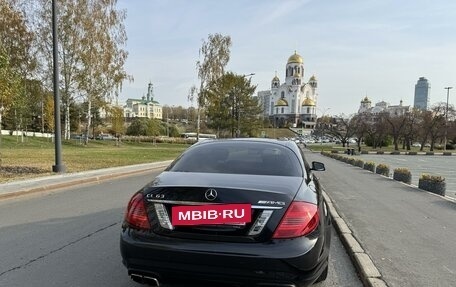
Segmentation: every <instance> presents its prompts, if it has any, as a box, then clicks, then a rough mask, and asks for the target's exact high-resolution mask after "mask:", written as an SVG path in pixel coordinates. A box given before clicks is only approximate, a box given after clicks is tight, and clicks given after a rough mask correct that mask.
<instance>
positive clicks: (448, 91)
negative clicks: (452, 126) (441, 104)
mask: <svg viewBox="0 0 456 287" xmlns="http://www.w3.org/2000/svg"><path fill="white" fill-rule="evenodd" d="M452 88H453V87H445V90H447V101H446V110H445V139H444V141H443V150H444V151H446V145H447V135H448V100H449V98H450V90H451V89H452Z"/></svg>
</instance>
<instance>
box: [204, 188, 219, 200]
mask: <svg viewBox="0 0 456 287" xmlns="http://www.w3.org/2000/svg"><path fill="white" fill-rule="evenodd" d="M204 196H206V199H207V200H209V201H213V200H214V199H216V198H217V190H215V189H213V188H209V189H208V190H206V193H205V194H204Z"/></svg>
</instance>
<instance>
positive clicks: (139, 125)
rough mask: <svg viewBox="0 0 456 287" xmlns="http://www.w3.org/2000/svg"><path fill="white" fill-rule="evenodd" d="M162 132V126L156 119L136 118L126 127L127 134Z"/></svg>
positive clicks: (148, 134) (143, 134)
mask: <svg viewBox="0 0 456 287" xmlns="http://www.w3.org/2000/svg"><path fill="white" fill-rule="evenodd" d="M160 134H164V127H163V126H162V123H161V121H159V120H157V119H148V118H137V119H134V120H133V121H132V122H131V125H130V126H129V127H128V128H127V135H129V136H158V135H160Z"/></svg>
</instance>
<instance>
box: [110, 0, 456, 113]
mask: <svg viewBox="0 0 456 287" xmlns="http://www.w3.org/2000/svg"><path fill="white" fill-rule="evenodd" d="M118 7H119V8H120V9H126V10H127V19H126V21H125V28H126V31H127V35H128V42H127V46H126V47H125V49H126V50H127V51H128V52H129V57H128V60H127V62H126V67H125V68H126V71H127V73H129V74H130V75H132V76H133V78H134V81H133V82H125V83H124V85H123V90H122V93H121V95H120V97H119V102H120V103H122V102H125V101H126V100H127V99H128V98H141V97H142V96H143V95H145V94H146V92H147V84H148V83H149V82H152V83H153V85H154V96H155V98H154V99H155V100H157V101H158V102H160V104H162V105H168V106H179V105H181V106H184V107H189V106H191V105H192V103H190V102H189V101H188V100H187V95H188V91H189V89H190V87H191V86H192V85H195V86H198V83H199V81H198V78H197V71H196V61H197V60H198V59H199V58H198V57H199V55H198V51H199V49H200V47H201V45H202V41H203V40H205V39H207V36H208V35H209V34H215V33H220V34H222V35H228V36H230V37H231V40H232V47H231V57H230V62H229V63H228V65H227V70H229V71H232V72H234V73H237V74H240V75H243V74H244V75H245V74H250V73H255V75H254V76H252V78H251V79H252V83H253V84H255V85H257V91H263V90H269V88H270V85H271V80H272V78H273V77H274V75H275V72H276V71H277V75H278V77H279V78H280V80H281V82H284V80H285V66H286V63H287V59H288V57H289V56H291V55H292V54H293V53H294V52H295V50H296V51H297V53H298V54H300V55H301V56H302V57H303V59H304V70H305V71H304V79H305V80H306V81H307V80H308V79H309V78H310V77H311V76H312V75H315V76H316V78H317V80H318V100H317V110H318V112H317V115H322V114H324V113H326V115H341V114H346V115H348V114H352V113H355V112H357V110H358V108H359V105H360V101H361V100H362V99H363V98H364V97H365V96H368V97H369V98H370V99H371V101H372V102H373V103H376V102H380V101H386V102H388V103H390V104H392V105H397V104H399V101H400V100H403V104H404V105H412V106H413V99H414V90H415V84H416V82H417V81H418V78H419V77H426V78H427V79H428V80H429V82H430V84H431V99H430V102H431V104H434V103H437V102H446V90H445V89H444V88H445V87H447V86H453V87H455V88H454V89H453V90H451V91H450V101H449V102H450V104H453V105H454V104H455V103H456V13H455V11H456V1H454V0H446V1H444V0H434V1H428V0H400V1H397V0H377V1H374V0H343V1H341V0H325V1H323V0H119V1H118Z"/></svg>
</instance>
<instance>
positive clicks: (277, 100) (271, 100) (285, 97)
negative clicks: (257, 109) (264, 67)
mask: <svg viewBox="0 0 456 287" xmlns="http://www.w3.org/2000/svg"><path fill="white" fill-rule="evenodd" d="M258 97H259V98H260V101H261V102H262V104H263V108H264V115H265V116H267V117H269V120H270V121H271V123H272V125H273V126H274V127H298V128H304V129H313V128H315V124H316V120H317V116H316V104H317V79H316V78H315V76H312V77H310V78H309V81H308V82H305V81H304V61H303V59H302V57H301V56H300V55H299V54H297V53H296V52H295V53H294V54H293V55H291V56H290V57H289V58H288V62H287V65H286V67H285V81H284V82H283V83H281V82H280V79H279V77H278V76H277V73H276V76H275V77H274V78H273V79H272V81H271V90H270V91H261V92H258Z"/></svg>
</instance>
